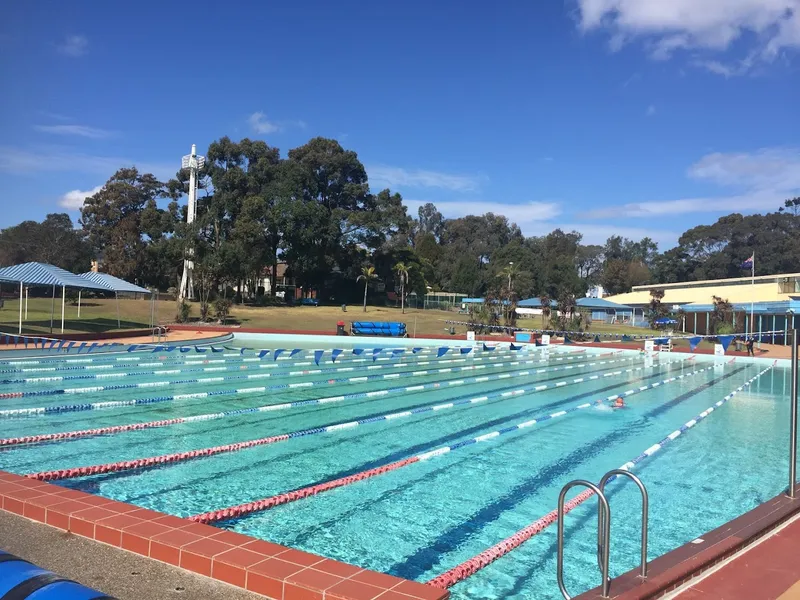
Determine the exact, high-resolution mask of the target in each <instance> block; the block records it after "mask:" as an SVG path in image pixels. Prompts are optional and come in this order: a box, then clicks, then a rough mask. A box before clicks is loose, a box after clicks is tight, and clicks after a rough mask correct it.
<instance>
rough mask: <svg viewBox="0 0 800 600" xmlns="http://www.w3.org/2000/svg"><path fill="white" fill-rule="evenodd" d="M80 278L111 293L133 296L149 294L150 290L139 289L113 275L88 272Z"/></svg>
mask: <svg viewBox="0 0 800 600" xmlns="http://www.w3.org/2000/svg"><path fill="white" fill-rule="evenodd" d="M81 277H83V278H85V279H88V280H89V281H93V282H94V283H97V284H99V285H102V286H105V287H106V288H107V289H109V290H111V291H112V292H132V293H135V294H149V293H150V290H148V289H147V288H143V287H139V286H138V285H134V284H132V283H130V282H128V281H125V280H124V279H120V278H119V277H114V276H113V275H109V274H108V273H97V272H95V271H89V272H88V273H82V274H81Z"/></svg>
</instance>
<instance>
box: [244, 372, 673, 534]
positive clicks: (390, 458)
mask: <svg viewBox="0 0 800 600" xmlns="http://www.w3.org/2000/svg"><path fill="white" fill-rule="evenodd" d="M656 377H663V373H658V374H653V375H648V376H645V377H640V378H638V379H633V380H630V381H626V382H625V384H626V385H630V384H632V383H637V382H640V381H646V380H647V379H653V378H656ZM620 385H621V384H620V383H619V382H617V383H612V384H611V385H608V386H606V387H604V388H599V389H596V390H590V391H587V392H581V393H580V394H575V395H573V396H570V397H568V398H564V399H563V400H557V401H555V402H550V403H547V404H543V405H538V406H535V407H532V408H527V409H525V410H522V411H518V412H516V413H513V414H509V415H506V416H503V417H498V418H496V419H493V420H491V421H488V422H483V423H479V424H477V425H473V426H470V427H468V428H465V429H461V430H459V431H456V432H453V433H450V434H447V435H444V436H441V437H439V438H437V439H436V440H433V441H426V442H422V443H419V444H416V445H414V446H412V447H411V448H405V449H403V450H399V451H396V452H393V453H391V454H388V455H386V456H383V457H381V458H378V459H373V460H371V461H368V462H365V463H362V464H361V465H358V466H356V467H352V468H350V469H346V470H343V471H339V472H338V473H335V474H333V475H330V476H327V477H326V479H325V480H326V481H327V480H329V479H339V478H341V477H347V476H349V475H353V474H355V473H360V472H361V471H366V470H369V469H373V468H375V467H379V466H381V465H383V464H387V463H391V462H395V461H398V460H402V459H403V458H407V457H408V456H410V455H414V454H417V453H420V452H425V451H427V450H431V449H433V448H436V447H438V446H442V445H445V444H447V443H448V442H453V441H456V440H459V439H461V438H463V437H465V436H467V435H470V434H475V433H480V432H481V431H483V430H485V429H486V428H487V427H491V426H494V425H500V424H504V423H507V422H509V421H514V420H517V419H520V418H522V417H526V416H530V415H533V414H539V413H541V412H542V411H544V410H549V409H552V408H557V407H560V406H563V405H564V404H568V403H571V402H574V401H576V400H580V399H582V398H586V397H588V396H594V395H595V394H600V393H602V392H606V391H608V390H611V389H614V388H619V387H620ZM419 422H420V421H416V423H419ZM408 424H409V423H408V422H406V425H408ZM329 447H330V446H326V448H329ZM298 454H302V453H298ZM315 483H319V480H317V481H314V482H311V483H307V484H304V485H301V486H298V487H300V488H303V487H307V486H309V485H313V484H315ZM409 485H413V482H412V483H410V484H409ZM404 487H405V485H401V486H399V487H397V488H394V491H393V492H392V493H395V492H397V491H398V490H401V489H403V488H404ZM256 514H257V513H251V514H247V515H242V516H241V517H238V518H237V519H235V520H232V521H231V523H234V524H235V523H238V522H241V521H244V520H246V519H248V518H251V517H252V516H254V515H256ZM337 520H338V519H337Z"/></svg>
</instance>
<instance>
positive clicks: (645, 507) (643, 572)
mask: <svg viewBox="0 0 800 600" xmlns="http://www.w3.org/2000/svg"><path fill="white" fill-rule="evenodd" d="M619 476H622V477H628V478H629V479H631V480H633V482H634V483H635V484H636V487H638V488H639V491H640V492H641V493H642V548H641V566H640V568H639V577H641V578H642V579H647V525H648V520H649V507H650V498H649V496H648V494H647V488H645V486H644V483H642V480H641V479H639V478H638V477H637V476H636V475H634V474H633V473H631V472H630V471H626V470H625V469H614V470H612V471H609V472H608V473H606V474H605V475H603V478H602V479H601V480H600V485H599V486H598V487H599V488H600V491H601V492H603V493H604V494H605V488H606V484H607V483H608V482H609V481H610V480H611V479H612V478H614V477H619ZM597 520H598V523H601V524H602V522H603V521H602V520H603V513H602V511H601V510H600V507H599V506H598V508H597ZM601 532H602V528H601V527H598V528H597V564H598V566H600V563H601V559H602V558H603V557H602V556H601V552H603V549H605V551H606V552H608V547H609V542H608V540H603V539H602V538H601V535H602V533H601ZM605 560H606V562H608V557H605ZM601 568H602V567H601Z"/></svg>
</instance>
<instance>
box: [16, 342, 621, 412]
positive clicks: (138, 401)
mask: <svg viewBox="0 0 800 600" xmlns="http://www.w3.org/2000/svg"><path fill="white" fill-rule="evenodd" d="M633 358H635V357H628V358H621V359H618V360H616V361H602V363H603V364H605V363H609V362H619V361H623V360H632V359H633ZM528 362H536V361H535V360H532V361H514V362H511V363H508V364H506V363H496V364H497V365H502V366H513V365H518V364H528ZM591 364H597V363H591ZM584 365H588V366H591V365H590V364H589V363H579V364H576V365H568V366H565V367H558V369H560V370H567V369H572V368H580V367H582V366H584ZM494 366H495V365H484V364H481V365H474V366H465V367H451V368H447V369H432V370H427V369H426V370H421V371H412V372H411V373H409V375H411V376H416V377H421V376H426V375H436V374H440V373H455V372H460V371H467V370H475V371H476V370H479V369H485V368H487V367H494ZM379 378H385V377H384V376H383V375H365V376H360V377H342V378H338V379H329V380H326V381H319V382H316V381H310V382H299V383H284V384H275V385H270V386H260V387H251V388H237V389H225V390H215V391H212V392H193V393H186V394H173V395H169V396H153V397H149V398H132V399H130V400H109V401H105V402H87V403H84V404H59V405H55V406H37V407H32V408H10V409H4V410H0V417H3V418H14V417H28V416H31V415H45V414H53V413H67V412H81V411H87V410H102V409H109V408H123V407H129V406H141V405H145V404H158V403H163V402H174V401H179V400H196V399H202V398H210V397H215V396H231V395H237V394H254V393H264V392H267V391H273V390H284V389H294V388H304V387H313V386H316V385H329V384H332V383H343V382H347V383H359V382H365V381H371V380H374V379H379ZM108 387H109V388H111V387H113V386H108ZM403 389H405V388H403ZM93 391H98V390H97V389H95V390H93ZM40 395H43V396H44V395H48V394H44V393H43V394H40ZM11 397H12V398H13V397H14V396H11Z"/></svg>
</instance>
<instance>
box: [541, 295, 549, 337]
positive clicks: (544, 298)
mask: <svg viewBox="0 0 800 600" xmlns="http://www.w3.org/2000/svg"><path fill="white" fill-rule="evenodd" d="M539 302H540V303H541V305H542V329H545V328H546V327H547V323H548V322H549V321H550V314H551V313H552V310H551V309H550V304H551V303H552V300H550V296H548V295H547V294H542V295H541V296H539Z"/></svg>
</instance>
